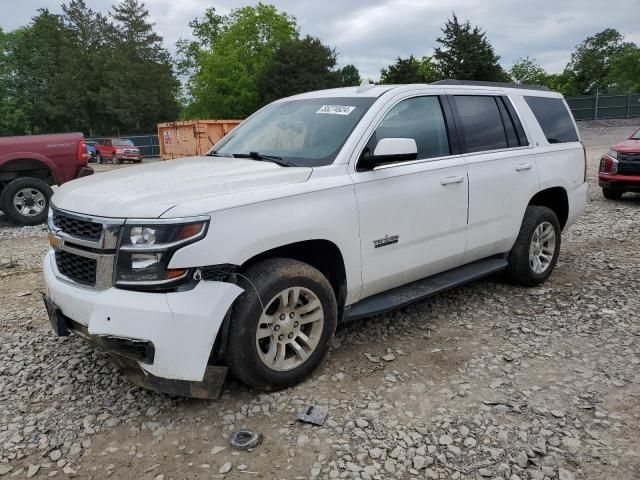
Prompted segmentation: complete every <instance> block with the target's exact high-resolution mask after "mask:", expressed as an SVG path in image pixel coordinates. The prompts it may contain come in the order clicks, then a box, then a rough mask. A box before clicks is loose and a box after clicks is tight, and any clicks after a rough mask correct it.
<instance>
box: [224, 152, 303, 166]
mask: <svg viewBox="0 0 640 480" xmlns="http://www.w3.org/2000/svg"><path fill="white" fill-rule="evenodd" d="M233 156H234V157H235V158H250V159H251V160H257V161H259V162H273V163H275V164H276V165H280V166H281V167H291V166H293V164H291V163H289V162H287V161H286V160H283V159H282V157H276V156H275V155H263V154H262V153H258V152H249V153H234V154H233Z"/></svg>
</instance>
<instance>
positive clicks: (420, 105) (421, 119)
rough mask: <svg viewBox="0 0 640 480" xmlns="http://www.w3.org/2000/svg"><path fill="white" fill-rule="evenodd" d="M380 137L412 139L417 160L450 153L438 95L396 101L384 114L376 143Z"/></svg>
mask: <svg viewBox="0 0 640 480" xmlns="http://www.w3.org/2000/svg"><path fill="white" fill-rule="evenodd" d="M383 138H413V139H414V140H415V141H416V145H417V146H418V158H419V159H424V158H434V157H442V156H444V155H449V139H448V137H447V127H446V124H445V122H444V116H443V114H442V107H441V106H440V100H439V99H438V97H414V98H408V99H407V100H403V101H402V102H400V103H398V104H397V105H396V106H394V107H393V108H392V109H391V110H390V111H389V113H387V115H386V116H385V117H384V119H383V120H382V122H381V123H380V125H379V126H378V128H377V129H376V132H375V135H374V138H373V139H374V140H375V142H376V143H377V142H379V141H380V140H381V139H383ZM372 147H373V148H375V145H373V146H372Z"/></svg>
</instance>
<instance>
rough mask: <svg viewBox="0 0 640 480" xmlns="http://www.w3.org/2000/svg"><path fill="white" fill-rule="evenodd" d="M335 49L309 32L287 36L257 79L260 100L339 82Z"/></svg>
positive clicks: (336, 85)
mask: <svg viewBox="0 0 640 480" xmlns="http://www.w3.org/2000/svg"><path fill="white" fill-rule="evenodd" d="M335 66H336V52H335V50H333V49H332V48H330V47H327V46H326V45H323V44H322V42H321V41H320V40H318V39H317V38H313V37H310V36H306V37H305V38H302V39H294V40H290V41H288V42H287V43H284V44H282V45H281V46H280V47H278V49H277V50H276V52H275V55H274V58H273V60H272V61H271V63H270V64H269V65H268V66H267V67H266V68H265V69H264V71H263V72H262V75H261V77H260V78H259V80H258V85H259V90H260V97H261V100H262V103H263V104H266V103H269V102H272V101H274V100H277V99H279V98H282V97H288V96H290V95H295V94H298V93H304V92H309V91H312V90H322V89H325V88H335V87H339V86H342V78H341V76H340V72H338V71H335V70H334V68H335Z"/></svg>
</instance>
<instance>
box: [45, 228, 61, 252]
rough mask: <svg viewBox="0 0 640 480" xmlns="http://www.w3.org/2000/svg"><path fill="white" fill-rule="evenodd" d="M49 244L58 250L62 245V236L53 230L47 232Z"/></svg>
mask: <svg viewBox="0 0 640 480" xmlns="http://www.w3.org/2000/svg"><path fill="white" fill-rule="evenodd" d="M48 237H49V245H51V247H52V248H54V249H55V250H60V249H61V248H62V245H63V244H64V239H63V238H62V237H59V236H57V235H56V234H55V233H53V232H49V235H48Z"/></svg>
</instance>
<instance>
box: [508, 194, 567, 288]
mask: <svg viewBox="0 0 640 480" xmlns="http://www.w3.org/2000/svg"><path fill="white" fill-rule="evenodd" d="M560 235H561V228H560V222H559V221H558V217H557V216H556V214H555V213H554V211H553V210H551V209H550V208H547V207H539V206H535V205H530V206H528V207H527V210H526V211H525V214H524V219H523V220H522V226H521V227H520V233H519V234H518V238H517V239H516V243H515V244H514V245H513V248H512V249H511V252H510V253H509V259H508V260H509V267H508V268H507V274H508V276H509V278H510V279H511V281H512V282H514V283H516V284H519V285H523V286H526V287H533V286H535V285H539V284H541V283H542V282H544V281H545V280H546V279H547V278H548V277H549V275H551V272H552V271H553V269H554V267H555V265H556V262H557V261H558V254H559V253H560Z"/></svg>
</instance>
